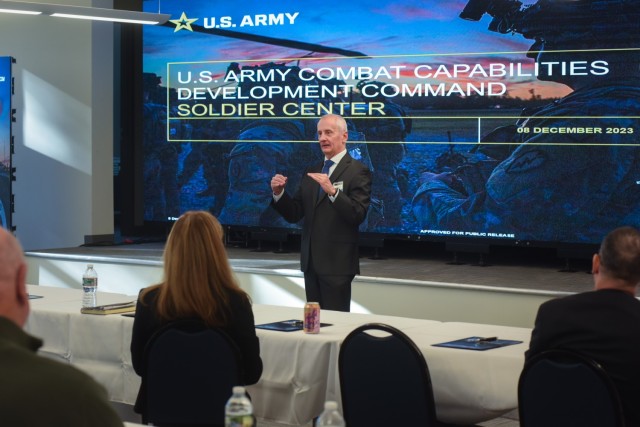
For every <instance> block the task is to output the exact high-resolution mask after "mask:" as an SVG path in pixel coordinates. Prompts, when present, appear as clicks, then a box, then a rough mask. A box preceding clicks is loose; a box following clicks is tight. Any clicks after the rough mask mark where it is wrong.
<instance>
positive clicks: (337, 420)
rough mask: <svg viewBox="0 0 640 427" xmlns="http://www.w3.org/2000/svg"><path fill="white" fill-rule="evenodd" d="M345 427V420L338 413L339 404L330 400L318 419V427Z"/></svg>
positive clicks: (325, 404)
mask: <svg viewBox="0 0 640 427" xmlns="http://www.w3.org/2000/svg"><path fill="white" fill-rule="evenodd" d="M328 426H331V427H345V426H346V424H345V422H344V418H342V415H340V412H339V411H338V402H334V401H332V400H328V401H326V402H325V403H324V411H322V414H320V416H319V417H318V422H317V423H316V427H328Z"/></svg>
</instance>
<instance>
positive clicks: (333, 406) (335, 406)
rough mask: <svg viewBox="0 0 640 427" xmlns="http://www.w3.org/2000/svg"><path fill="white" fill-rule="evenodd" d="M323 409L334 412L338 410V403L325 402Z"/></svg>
mask: <svg viewBox="0 0 640 427" xmlns="http://www.w3.org/2000/svg"><path fill="white" fill-rule="evenodd" d="M324 409H328V410H332V411H335V410H337V409H338V402H335V401H333V400H327V401H326V402H324Z"/></svg>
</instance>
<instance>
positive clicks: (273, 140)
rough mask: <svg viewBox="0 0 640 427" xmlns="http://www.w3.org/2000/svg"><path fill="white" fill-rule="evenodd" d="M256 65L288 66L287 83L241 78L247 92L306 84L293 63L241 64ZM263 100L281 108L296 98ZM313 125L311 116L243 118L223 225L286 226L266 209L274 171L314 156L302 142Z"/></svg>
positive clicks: (231, 165) (310, 135)
mask: <svg viewBox="0 0 640 427" xmlns="http://www.w3.org/2000/svg"><path fill="white" fill-rule="evenodd" d="M232 65H233V64H232ZM236 66H237V65H236ZM258 67H261V68H291V69H292V70H291V71H289V72H288V73H287V74H286V76H287V77H286V81H285V82H259V83H255V82H251V81H247V80H243V81H242V82H240V83H239V87H240V88H242V89H243V91H244V92H245V93H248V92H249V89H250V87H251V85H253V84H259V85H261V86H267V85H270V84H273V85H285V84H286V85H293V86H298V85H302V84H305V82H303V81H302V80H299V79H298V72H299V68H298V67H297V66H290V65H285V64H276V63H267V64H261V65H256V66H250V65H249V66H247V65H245V66H244V67H243V69H244V68H258ZM238 69H239V68H238ZM297 101H298V102H300V101H302V100H297ZM265 102H270V103H272V104H273V105H274V110H275V111H280V110H281V108H282V105H284V104H285V103H290V102H296V100H292V99H285V98H284V97H283V96H282V97H273V98H271V99H269V100H268V101H265ZM314 126H315V123H314V122H313V120H311V119H300V118H295V117H293V118H290V119H283V118H279V117H274V118H257V119H253V120H243V125H242V127H241V130H240V133H239V135H238V138H237V140H238V142H237V143H236V144H235V145H234V146H233V148H232V149H231V152H230V153H229V168H228V180H229V188H228V192H227V198H226V200H225V202H224V206H223V208H222V211H221V213H220V217H219V219H220V222H221V223H223V224H233V225H247V226H256V225H263V226H282V227H287V226H288V224H286V223H285V222H284V221H283V220H282V219H281V218H280V217H279V216H278V215H277V214H276V213H274V212H273V209H269V200H270V197H271V188H270V186H269V182H270V179H271V177H272V176H273V175H274V174H275V173H276V171H289V170H291V168H292V167H295V165H296V164H302V165H306V164H307V163H308V159H312V158H313V154H312V153H311V150H312V148H311V145H310V144H308V143H305V142H304V141H309V140H310V139H312V138H313V135H314V133H315V127H314ZM278 141H288V142H278ZM292 141H293V142H292ZM298 141H300V142H298Z"/></svg>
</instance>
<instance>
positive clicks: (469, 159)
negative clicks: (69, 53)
mask: <svg viewBox="0 0 640 427" xmlns="http://www.w3.org/2000/svg"><path fill="white" fill-rule="evenodd" d="M143 7H144V8H145V9H147V10H149V11H154V7H155V8H156V10H155V11H157V5H156V3H155V2H144V6H143ZM162 12H163V13H170V14H171V21H170V22H168V23H167V24H165V25H163V26H151V27H145V28H144V30H143V58H142V60H143V66H142V68H143V82H144V90H143V96H144V98H143V101H142V103H143V112H142V117H143V124H142V134H143V135H142V137H143V150H142V151H143V156H144V159H143V171H142V173H143V175H144V176H143V183H144V184H143V187H144V195H143V196H142V197H143V205H144V220H145V221H147V222H154V223H158V222H160V223H163V222H166V223H170V222H171V221H174V220H175V219H176V218H177V217H178V216H179V215H180V214H181V213H182V212H185V211H187V210H192V209H205V210H210V211H211V212H212V213H213V214H215V215H216V216H218V217H219V219H220V221H221V222H222V223H223V224H225V225H229V226H242V227H249V228H251V227H260V228H261V229H264V228H267V229H268V228H274V229H290V230H291V231H292V232H294V231H295V230H296V229H297V228H298V225H296V224H288V223H285V222H284V221H283V219H282V218H280V217H279V216H278V215H277V214H276V212H275V211H274V210H273V209H272V208H271V207H270V206H269V204H270V201H271V197H272V196H271V190H270V187H269V181H270V178H271V176H273V175H274V174H275V173H281V174H283V175H285V176H287V177H288V178H289V183H288V186H287V190H288V191H291V192H293V191H295V188H296V184H297V182H298V181H299V179H300V177H301V176H302V174H303V173H304V170H305V169H306V168H307V167H308V166H310V165H312V164H317V163H319V162H321V161H322V155H321V152H320V150H319V148H318V146H317V145H318V144H317V142H316V136H315V133H316V130H315V126H316V121H317V119H318V117H320V116H322V115H324V114H327V113H336V114H341V115H343V116H345V117H346V118H347V120H348V123H349V128H350V129H349V143H348V146H347V148H348V150H349V152H350V154H351V155H352V156H353V157H355V158H357V159H359V160H361V161H362V162H364V163H365V164H367V165H368V166H369V167H370V168H371V170H372V171H373V189H372V203H371V207H370V210H369V214H368V217H367V220H366V222H365V224H363V225H362V226H361V230H362V231H365V232H368V233H374V234H375V233H379V234H380V235H381V236H386V237H393V236H395V237H398V238H404V239H414V238H415V239H434V240H446V239H469V240H476V241H483V242H487V241H488V242H490V243H492V244H497V245H510V244H517V243H521V242H528V243H533V244H539V245H555V244H558V243H562V244H573V243H575V244H593V243H597V242H599V241H600V240H601V239H602V237H603V236H604V235H605V234H606V233H607V232H608V231H610V230H611V229H612V228H615V227H617V226H620V225H640V224H639V223H640V164H639V161H640V149H639V145H638V142H639V139H638V132H640V128H639V126H638V124H639V115H640V75H639V73H640V71H639V64H640V61H639V59H640V54H639V51H638V49H639V48H640V43H639V41H640V1H586V0H571V1H569V0H557V1H552V0H546V1H545V0H540V1H537V2H532V1H530V2H524V4H522V3H521V2H519V1H513V0H494V1H491V0H481V1H477V0H472V1H471V2H469V3H467V2H464V1H439V0H438V1H436V0H420V1H417V0H416V1H406V0H403V1H391V0H381V1H379V2H374V3H372V2H369V1H362V0H354V1H349V2H345V1H341V0H323V1H321V2H320V1H310V2H300V1H283V0H274V1H269V2H265V1H257V0H246V1H243V2H238V3H236V2H228V1H224V2H223V1H217V0H190V1H189V2H184V1H178V0H164V1H163V2H162ZM461 14H462V16H461Z"/></svg>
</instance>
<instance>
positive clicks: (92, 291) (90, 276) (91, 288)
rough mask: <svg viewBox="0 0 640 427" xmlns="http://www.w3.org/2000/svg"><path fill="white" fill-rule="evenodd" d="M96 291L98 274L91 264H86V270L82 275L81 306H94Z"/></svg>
mask: <svg viewBox="0 0 640 427" xmlns="http://www.w3.org/2000/svg"><path fill="white" fill-rule="evenodd" d="M97 289H98V273H96V270H94V268H93V264H87V269H86V270H85V271H84V274H83V275H82V306H83V307H95V306H96V290H97Z"/></svg>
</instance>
